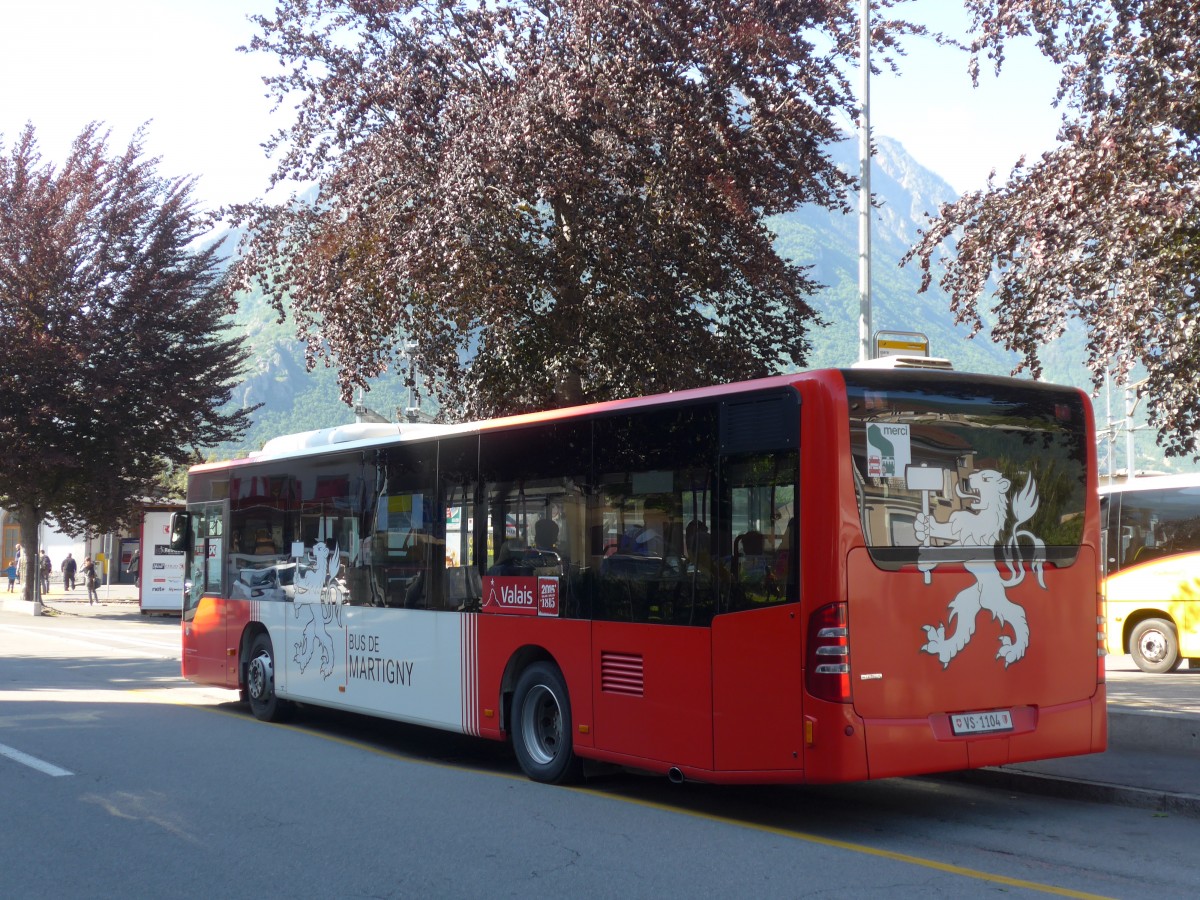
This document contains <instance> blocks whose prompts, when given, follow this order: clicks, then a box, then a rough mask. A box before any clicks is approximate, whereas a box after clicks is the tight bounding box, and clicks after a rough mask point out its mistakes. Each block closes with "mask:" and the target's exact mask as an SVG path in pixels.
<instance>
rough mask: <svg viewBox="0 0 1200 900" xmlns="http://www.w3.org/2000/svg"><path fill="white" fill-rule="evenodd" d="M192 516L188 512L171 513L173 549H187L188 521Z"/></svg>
mask: <svg viewBox="0 0 1200 900" xmlns="http://www.w3.org/2000/svg"><path fill="white" fill-rule="evenodd" d="M189 521H190V517H189V516H188V514H187V513H186V512H176V513H171V549H172V550H187V548H188V522H189Z"/></svg>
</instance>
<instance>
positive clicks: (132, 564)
mask: <svg viewBox="0 0 1200 900" xmlns="http://www.w3.org/2000/svg"><path fill="white" fill-rule="evenodd" d="M141 560H142V552H141V550H140V549H138V550H134V551H133V556H131V557H129V566H128V567H127V568H126V569H125V574H126V575H132V576H133V583H134V584H135V585H137V586H138V587H141V586H142V566H141Z"/></svg>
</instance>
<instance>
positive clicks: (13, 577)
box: [4, 559, 17, 594]
mask: <svg viewBox="0 0 1200 900" xmlns="http://www.w3.org/2000/svg"><path fill="white" fill-rule="evenodd" d="M4 574H5V575H7V576H8V592H9V593H10V594H11V593H12V592H13V585H14V584H16V583H17V561H16V560H15V559H10V560H9V561H8V566H7V568H5V570H4Z"/></svg>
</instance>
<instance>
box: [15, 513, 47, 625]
mask: <svg viewBox="0 0 1200 900" xmlns="http://www.w3.org/2000/svg"><path fill="white" fill-rule="evenodd" d="M17 516H18V517H19V518H20V520H21V599H22V600H26V601H28V602H29V603H32V602H33V601H34V600H35V599H36V598H37V597H38V581H37V580H36V579H40V578H41V577H42V573H41V569H40V567H39V563H40V561H41V560H40V558H39V556H38V532H39V531H40V530H41V529H40V528H39V527H38V526H39V525H41V522H42V511H41V510H40V509H38V508H37V507H36V506H29V505H25V504H22V505H21V506H18V507H17Z"/></svg>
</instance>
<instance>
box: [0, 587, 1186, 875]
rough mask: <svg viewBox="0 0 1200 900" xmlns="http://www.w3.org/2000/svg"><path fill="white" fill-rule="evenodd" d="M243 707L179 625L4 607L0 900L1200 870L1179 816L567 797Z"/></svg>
mask: <svg viewBox="0 0 1200 900" xmlns="http://www.w3.org/2000/svg"><path fill="white" fill-rule="evenodd" d="M1178 674H1180V675H1183V677H1184V678H1186V679H1187V680H1188V682H1189V683H1195V682H1194V679H1192V678H1191V677H1190V673H1178ZM1176 686H1177V685H1169V687H1168V689H1172V688H1174V687H1176ZM1136 689H1137V690H1139V691H1145V690H1147V688H1146V685H1145V684H1142V685H1140V686H1136ZM230 698H231V695H230V694H229V693H228V692H223V691H214V690H208V689H205V688H200V687H197V686H194V685H189V684H186V683H185V682H182V681H181V680H180V679H179V678H178V622H177V620H171V619H151V620H147V619H143V618H142V617H140V616H138V615H137V614H136V612H135V611H132V610H129V609H126V608H122V607H121V606H120V605H118V606H116V607H115V608H112V609H108V610H103V609H93V610H91V611H90V614H88V615H84V616H75V615H71V614H69V611H62V614H61V615H59V616H55V617H51V618H43V619H34V618H32V617H29V618H22V617H14V616H11V615H0V842H2V846H3V848H4V850H3V854H2V859H3V864H2V865H0V896H3V897H33V896H56V897H93V896H94V897H111V896H114V895H120V896H122V897H151V896H153V897H160V896H164V895H169V896H172V897H193V896H194V897H205V898H211V897H213V896H221V895H229V896H235V897H241V896H253V895H261V896H269V897H275V896H288V897H322V898H328V897H358V896H370V897H409V896H421V897H429V896H437V897H479V896H489V897H492V896H529V895H533V894H540V895H566V894H570V895H580V896H585V897H618V896H619V897H650V896H654V897H663V896H666V897H675V896H679V897H682V896H687V897H729V896H751V895H752V896H756V897H758V896H762V897H795V896H801V895H831V896H875V895H878V894H880V893H882V892H887V893H888V894H889V895H892V896H896V897H901V898H907V897H914V898H915V897H921V898H926V897H930V896H934V897H936V896H946V897H961V896H976V895H983V894H995V893H1000V892H1003V893H1005V894H1016V895H1028V896H1033V895H1035V894H1040V893H1051V894H1057V895H1060V896H1061V895H1064V894H1066V895H1069V896H1088V895H1097V896H1112V897H1144V896H1155V897H1159V898H1170V897H1192V896H1194V894H1195V885H1196V884H1198V883H1200V862H1198V861H1197V855H1196V852H1195V847H1196V846H1197V843H1198V839H1200V822H1198V821H1197V820H1195V819H1188V818H1185V817H1177V816H1163V815H1158V814H1155V813H1152V812H1148V811H1146V810H1139V809H1129V808H1121V807H1109V806H1101V805H1096V804H1089V803H1078V802H1068V801H1062V800H1054V799H1051V798H1044V797H1037V796H1028V795H1021V794H1015V793H1012V792H1009V791H1004V790H995V789H987V788H981V787H978V786H973V785H965V784H954V783H945V782H939V781H935V780H927V779H894V780H890V781H884V782H878V783H869V784H860V785H845V786H837V787H825V788H710V787H706V786H703V785H692V784H688V785H683V786H672V785H669V784H667V783H665V781H663V780H660V779H649V778H640V777H635V776H629V775H614V776H611V777H606V778H602V779H598V780H596V781H592V782H589V783H588V785H587V786H586V787H583V788H573V789H561V788H548V787H545V786H542V785H537V784H533V783H531V782H529V781H526V780H525V779H524V778H522V777H521V776H520V775H519V774H518V770H517V767H516V765H515V763H514V762H513V760H512V758H511V756H510V754H509V753H508V750H507V748H505V747H503V746H500V745H496V744H491V743H488V742H484V741H477V740H470V739H466V738H461V737H457V736H454V735H444V734H440V733H437V732H431V731H428V730H425V729H418V728H407V727H401V726H396V725H393V724H390V723H385V722H380V721H377V720H372V719H366V718H363V717H359V716H348V715H341V714H334V713H327V712H320V711H314V712H312V713H311V714H309V715H306V716H304V717H303V718H301V719H300V720H298V721H297V723H296V724H294V725H290V726H276V725H264V724H263V723H260V722H257V721H255V720H254V719H253V718H251V717H250V716H249V715H248V714H247V713H246V712H245V711H244V710H243V709H242V708H241V707H240V706H238V705H237V704H235V703H231V702H230ZM8 751H11V753H10V752H8ZM14 753H15V754H17V755H16V756H14V755H13V754H14Z"/></svg>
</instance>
